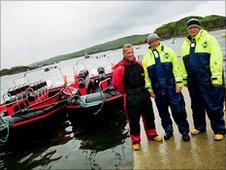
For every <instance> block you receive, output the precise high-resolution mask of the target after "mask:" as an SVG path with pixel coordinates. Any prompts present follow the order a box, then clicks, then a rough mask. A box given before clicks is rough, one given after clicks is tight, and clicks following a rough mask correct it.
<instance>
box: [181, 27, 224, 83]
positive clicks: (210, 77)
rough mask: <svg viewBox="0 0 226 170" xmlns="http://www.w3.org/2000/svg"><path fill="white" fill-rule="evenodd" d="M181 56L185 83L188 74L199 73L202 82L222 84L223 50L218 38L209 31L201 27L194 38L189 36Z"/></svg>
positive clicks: (184, 43)
mask: <svg viewBox="0 0 226 170" xmlns="http://www.w3.org/2000/svg"><path fill="white" fill-rule="evenodd" d="M181 56H182V60H183V61H182V62H181V64H182V75H183V83H184V84H187V77H188V75H189V76H192V75H197V76H198V77H199V78H198V79H199V81H202V83H208V82H211V83H212V84H218V85H222V83H223V56H222V51H221V48H220V45H219V44H218V43H217V41H216V39H215V38H214V37H213V36H212V35H210V34H208V32H207V31H205V30H203V29H201V30H200V31H199V33H198V34H197V35H196V36H195V37H194V39H191V38H190V37H189V36H188V37H187V38H186V39H185V40H184V42H183V45H182V50H181ZM188 78H189V77H188Z"/></svg>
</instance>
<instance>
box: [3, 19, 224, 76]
mask: <svg viewBox="0 0 226 170" xmlns="http://www.w3.org/2000/svg"><path fill="white" fill-rule="evenodd" d="M193 17H196V18H198V19H200V21H201V25H202V27H203V28H204V29H206V30H208V31H210V30H216V29H223V28H226V17H224V16H217V15H210V16H206V17H199V16H189V17H185V18H182V19H180V20H178V21H174V22H170V23H167V24H164V25H162V26H161V27H159V28H157V29H156V30H155V31H154V32H155V33H157V34H158V35H159V36H160V38H161V39H169V38H173V37H179V36H185V35H186V22H187V21H188V20H189V19H190V18H193ZM148 34H149V33H147V34H142V35H132V36H128V37H123V38H119V39H116V40H113V41H109V42H106V43H103V44H100V45H95V46H93V47H90V48H87V49H86V51H87V53H88V54H94V53H99V52H103V51H108V50H115V49H118V48H121V47H122V46H123V44H125V43H131V44H133V45H139V44H144V43H145V42H146V37H147V35H148ZM84 55H85V50H84V49H82V50H80V51H76V52H73V53H68V54H63V55H58V56H56V57H52V58H49V59H47V60H43V61H40V62H36V63H33V64H31V65H29V66H30V67H32V66H44V65H48V64H53V63H56V62H59V61H62V60H67V59H72V58H76V57H81V56H84ZM14 71H15V70H14ZM14 71H13V72H14ZM2 72H4V75H5V73H7V72H10V69H4V70H1V71H0V76H1V75H2ZM13 74H14V73H13Z"/></svg>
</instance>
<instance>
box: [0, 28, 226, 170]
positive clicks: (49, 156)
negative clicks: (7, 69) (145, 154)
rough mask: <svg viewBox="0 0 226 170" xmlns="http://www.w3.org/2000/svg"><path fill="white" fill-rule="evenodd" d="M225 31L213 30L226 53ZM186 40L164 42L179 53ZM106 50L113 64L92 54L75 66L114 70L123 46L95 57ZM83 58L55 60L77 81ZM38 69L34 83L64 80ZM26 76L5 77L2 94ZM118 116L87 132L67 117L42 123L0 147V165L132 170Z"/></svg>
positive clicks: (142, 51) (124, 130)
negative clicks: (8, 145) (36, 81)
mask: <svg viewBox="0 0 226 170" xmlns="http://www.w3.org/2000/svg"><path fill="white" fill-rule="evenodd" d="M225 31H226V30H219V31H214V32H211V34H213V35H214V36H215V37H216V38H217V40H218V42H219V43H220V45H221V48H222V52H223V54H224V56H225V54H226V51H225V38H222V34H225ZM182 42H183V38H177V39H175V40H174V43H172V40H166V41H163V43H164V44H166V45H168V46H169V47H171V48H173V49H174V50H175V52H176V54H177V55H178V56H179V55H180V49H181V45H182ZM146 51H147V45H141V46H140V48H139V49H137V50H136V51H135V53H136V55H144V54H145V53H146ZM104 54H105V55H108V56H109V59H110V62H109V60H107V59H106V58H104V57H103V58H99V59H97V58H96V57H93V58H91V59H88V60H86V61H85V62H83V63H80V64H79V66H78V67H77V69H81V68H84V67H85V66H84V63H85V65H86V67H87V68H88V69H89V71H90V74H92V75H94V74H97V67H98V66H100V65H101V66H105V68H106V71H110V69H111V63H117V62H118V61H119V60H121V58H122V54H121V49H119V50H114V51H107V52H102V53H99V54H95V55H93V56H100V55H104ZM80 59H81V58H77V59H71V60H66V61H62V62H60V63H57V65H58V66H59V67H60V68H61V71H62V73H63V74H64V75H67V78H68V81H73V74H74V65H75V63H76V62H77V61H78V60H80ZM37 72H38V71H37ZM37 72H36V73H37ZM36 73H35V74H34V75H32V76H31V77H32V79H31V80H32V81H35V80H38V79H43V78H46V79H49V80H51V81H52V84H57V83H59V81H62V79H61V75H60V74H59V72H57V71H56V70H55V71H53V72H51V73H49V75H44V74H43V72H41V71H40V72H39V73H38V74H36ZM23 74H24V73H19V74H15V75H10V76H3V77H1V82H0V83H1V96H2V95H3V94H4V93H5V92H6V91H7V90H8V88H9V87H14V86H15V85H16V84H18V82H19V83H23V79H22V77H23ZM50 85H51V84H50ZM2 101H3V100H2V98H1V102H2ZM62 114H65V113H62ZM115 114H118V115H119V116H117V117H116V119H114V120H112V121H109V122H108V123H107V124H106V123H105V124H103V122H100V124H103V126H100V127H99V126H98V128H93V127H91V128H90V129H89V130H86V131H85V132H84V133H79V132H80V131H81V130H80V129H77V127H75V126H74V125H72V124H71V123H70V121H69V120H68V118H67V116H65V117H64V118H63V119H62V118H60V119H54V120H52V122H51V123H50V122H48V123H47V124H48V126H47V128H46V127H43V129H42V128H41V126H40V129H34V131H29V132H27V131H24V132H23V133H18V134H17V138H15V140H16V141H14V146H13V147H9V148H8V147H6V148H4V150H1V151H0V169H7V168H9V169H33V168H34V169H49V168H52V169H131V168H132V151H131V141H130V139H129V137H128V124H126V123H125V122H124V117H122V111H119V113H115ZM65 115H67V114H65ZM120 115H121V116H120ZM94 126H95V125H94Z"/></svg>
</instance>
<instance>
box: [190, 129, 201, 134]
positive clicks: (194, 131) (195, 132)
mask: <svg viewBox="0 0 226 170" xmlns="http://www.w3.org/2000/svg"><path fill="white" fill-rule="evenodd" d="M200 133H201V132H200V130H198V129H195V128H194V129H192V130H191V134H192V135H198V134H200Z"/></svg>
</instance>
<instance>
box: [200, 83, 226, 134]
mask: <svg viewBox="0 0 226 170" xmlns="http://www.w3.org/2000/svg"><path fill="white" fill-rule="evenodd" d="M201 91H202V96H203V99H204V103H205V107H206V111H207V115H208V117H209V119H210V124H211V128H212V129H213V131H214V133H215V134H216V133H219V134H225V133H226V130H225V121H224V111H223V109H224V108H223V107H224V95H225V89H224V87H214V86H212V85H211V87H209V88H202V89H201Z"/></svg>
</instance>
